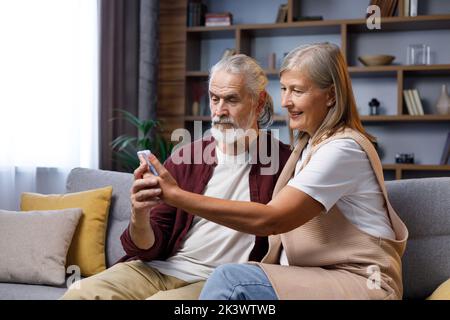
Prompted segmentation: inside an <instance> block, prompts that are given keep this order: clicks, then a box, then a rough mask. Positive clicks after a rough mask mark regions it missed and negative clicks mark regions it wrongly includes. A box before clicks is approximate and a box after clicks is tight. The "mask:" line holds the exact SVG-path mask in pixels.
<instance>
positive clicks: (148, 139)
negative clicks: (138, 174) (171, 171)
mask: <svg viewBox="0 0 450 320" xmlns="http://www.w3.org/2000/svg"><path fill="white" fill-rule="evenodd" d="M117 111H118V112H119V113H120V114H121V117H119V119H124V120H126V121H127V122H128V123H130V124H132V125H133V126H134V127H136V129H137V131H138V136H137V137H135V136H131V135H128V134H123V135H121V136H119V137H117V138H115V139H114V140H113V141H112V142H111V144H110V145H111V148H112V150H113V155H114V160H115V161H117V162H118V163H119V164H120V165H121V166H122V168H123V169H124V170H126V171H127V172H133V171H134V170H135V169H136V168H137V167H139V159H138V157H137V154H136V153H137V152H138V151H139V150H145V149H149V150H151V152H152V153H154V154H155V155H156V156H157V157H158V159H159V160H160V161H161V162H164V161H165V160H166V159H167V158H168V157H169V156H170V153H171V152H172V148H173V144H172V143H171V142H167V141H166V140H165V139H164V138H163V137H162V134H161V125H160V121H157V120H152V119H148V120H141V119H139V118H137V117H136V116H135V115H133V114H132V113H130V112H128V111H125V110H122V109H117ZM115 119H117V118H115ZM112 120H114V119H112Z"/></svg>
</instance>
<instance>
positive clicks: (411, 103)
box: [403, 89, 424, 116]
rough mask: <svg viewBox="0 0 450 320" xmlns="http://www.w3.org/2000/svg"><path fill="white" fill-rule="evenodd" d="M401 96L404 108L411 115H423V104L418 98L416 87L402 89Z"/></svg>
mask: <svg viewBox="0 0 450 320" xmlns="http://www.w3.org/2000/svg"><path fill="white" fill-rule="evenodd" d="M403 97H404V98H405V104H406V109H407V110H408V113H409V114H410V115H412V116H423V115H424V112H423V106H422V101H421V100H420V96H419V92H418V91H417V89H412V90H403Z"/></svg>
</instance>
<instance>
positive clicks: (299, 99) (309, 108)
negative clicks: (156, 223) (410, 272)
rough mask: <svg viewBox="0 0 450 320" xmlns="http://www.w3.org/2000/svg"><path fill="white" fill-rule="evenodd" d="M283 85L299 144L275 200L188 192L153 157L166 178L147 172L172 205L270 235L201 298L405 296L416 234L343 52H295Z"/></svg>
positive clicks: (222, 271)
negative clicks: (405, 264) (409, 244)
mask: <svg viewBox="0 0 450 320" xmlns="http://www.w3.org/2000/svg"><path fill="white" fill-rule="evenodd" d="M280 84H281V96H282V106H283V107H284V108H286V109H287V111H288V114H289V119H290V121H289V126H290V128H291V129H292V130H296V131H297V133H298V134H297V144H296V146H295V149H294V151H293V153H292V155H291V158H290V159H289V160H288V162H287V164H286V166H285V167H284V169H283V172H282V174H281V176H280V178H279V180H278V182H277V185H276V187H275V190H274V193H273V198H272V201H270V202H269V203H268V204H267V205H264V204H259V203H254V202H241V201H227V200H221V199H216V198H210V197H205V196H202V195H198V194H193V193H189V192H186V191H184V190H181V189H180V188H179V187H178V186H177V184H176V183H175V181H174V179H173V178H172V177H171V176H170V174H169V173H168V172H167V171H166V170H165V169H164V167H163V166H162V165H161V164H160V163H159V162H158V160H157V159H156V158H155V157H150V160H151V162H152V163H153V164H154V165H155V166H156V168H157V170H158V172H159V175H160V176H159V177H155V176H151V177H149V178H148V179H153V183H154V185H155V187H156V185H159V188H158V189H157V190H156V192H160V197H161V198H162V199H163V200H164V201H165V202H166V203H168V204H170V205H172V206H175V207H179V208H183V209H184V210H186V211H188V212H189V213H191V214H194V215H198V216H200V217H203V218H206V219H208V220H211V221H213V222H216V223H218V224H221V225H224V226H227V227H229V228H232V229H235V230H238V231H242V232H247V233H251V234H256V235H270V237H269V250H268V252H267V254H266V256H265V257H264V259H263V260H262V261H261V262H260V263H249V264H228V265H223V266H221V267H219V268H217V269H216V271H214V273H213V274H212V276H211V277H210V278H209V280H208V281H207V283H206V285H205V287H204V289H203V291H202V294H201V296H200V298H202V299H401V298H402V291H403V289H402V278H401V274H402V273H401V270H402V268H401V257H402V254H403V252H404V249H405V245H406V240H407V237H408V231H407V229H406V227H405V225H404V224H403V222H402V221H401V220H400V218H399V217H398V215H397V214H396V213H395V211H394V210H393V208H392V206H391V205H390V203H389V199H388V197H387V193H386V188H385V185H384V180H383V172H382V166H381V162H380V159H379V158H378V156H377V153H376V151H375V149H374V147H373V144H372V142H374V138H373V137H371V136H370V135H369V134H367V133H366V132H365V130H364V128H363V126H362V124H361V121H360V119H359V116H358V113H357V109H356V104H355V99H354V96H353V92H352V87H351V82H350V78H349V75H348V72H347V65H346V63H345V61H344V58H343V55H342V53H341V51H340V50H339V48H338V47H337V46H335V45H332V44H328V43H323V44H313V45H307V46H302V47H298V48H296V49H294V50H293V51H292V52H290V53H289V54H288V55H287V56H286V58H285V60H284V62H283V65H282V67H281V70H280ZM159 189H160V190H159Z"/></svg>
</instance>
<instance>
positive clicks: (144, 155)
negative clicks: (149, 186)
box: [137, 150, 158, 176]
mask: <svg viewBox="0 0 450 320" xmlns="http://www.w3.org/2000/svg"><path fill="white" fill-rule="evenodd" d="M137 154H138V158H139V156H140V155H141V156H143V157H144V159H145V161H146V162H147V165H148V168H149V170H150V171H151V172H152V173H153V175H155V176H158V172H156V169H155V167H154V166H153V165H152V164H151V163H150V160H148V157H149V156H150V155H151V154H152V152H151V151H150V150H141V151H138V152H137Z"/></svg>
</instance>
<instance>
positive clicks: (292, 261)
mask: <svg viewBox="0 0 450 320" xmlns="http://www.w3.org/2000/svg"><path fill="white" fill-rule="evenodd" d="M344 138H351V139H353V140H355V141H356V142H357V143H358V144H359V145H360V146H361V148H362V149H363V150H364V151H365V152H366V154H367V156H368V158H369V161H370V163H371V165H372V168H373V170H374V172H375V175H376V177H377V180H378V183H379V185H380V187H381V190H382V192H383V195H384V198H385V200H386V209H387V212H388V215H389V218H390V221H391V224H392V227H393V230H394V232H395V235H396V240H389V239H384V238H379V237H374V236H372V235H370V234H368V233H365V232H364V231H361V230H359V229H358V228H357V227H356V226H354V225H353V224H352V223H351V222H349V221H348V220H347V219H346V218H345V216H344V215H343V214H342V213H341V212H340V211H339V209H338V208H337V206H336V205H335V206H333V208H331V210H330V211H329V212H328V213H326V212H321V213H320V214H319V215H318V216H317V217H315V218H313V219H312V220H310V221H309V222H307V223H306V224H304V225H302V226H300V227H298V228H296V229H294V230H292V231H290V232H287V233H284V234H281V235H275V236H270V237H269V250H268V253H267V254H266V256H265V257H264V258H263V260H262V262H261V263H259V265H260V266H261V268H262V269H263V270H264V271H265V273H266V274H267V276H268V278H269V280H270V282H271V283H272V285H273V287H274V289H275V292H276V293H277V296H278V298H279V299H401V298H402V293H403V287H402V267H401V257H402V255H403V252H404V250H405V246H406V240H407V238H408V230H407V228H406V226H405V224H404V223H403V222H402V221H401V219H400V218H399V217H398V215H397V214H396V212H395V211H394V209H393V208H392V206H391V204H390V203H389V199H388V197H387V192H386V188H385V185H384V179H383V170H382V166H381V162H380V159H379V158H378V155H377V153H376V151H375V149H374V147H373V145H372V143H371V142H370V141H369V140H368V139H367V138H366V137H365V136H363V135H362V134H361V133H359V132H357V131H355V130H352V129H345V130H343V131H341V132H338V133H336V134H334V135H333V136H331V137H329V138H327V139H326V140H324V141H322V142H320V143H319V144H318V145H316V146H314V147H312V148H311V152H310V153H309V154H308V155H307V156H306V159H305V161H304V162H303V164H302V167H301V168H300V170H302V169H303V168H304V166H305V165H306V164H307V163H308V162H309V161H310V159H311V157H312V156H314V153H315V152H316V151H317V150H318V149H319V148H320V147H322V146H323V145H324V144H326V143H328V142H330V141H332V140H335V139H344ZM307 140H308V139H307V137H305V138H303V139H301V140H300V141H299V143H298V144H297V146H296V148H295V149H294V151H293V153H292V155H291V157H290V158H289V160H288V162H287V163H286V166H285V167H284V169H283V172H282V173H281V175H280V178H279V180H278V182H277V185H276V186H275V190H274V196H275V195H276V194H277V193H278V192H279V191H280V190H281V189H282V188H283V187H284V186H285V185H286V184H287V182H288V181H289V179H290V178H291V177H292V175H293V172H294V169H295V165H296V163H297V161H298V159H299V157H300V154H301V153H302V150H303V149H304V147H305V145H306V143H307ZM299 214H301V213H299ZM282 247H283V248H284V249H285V251H286V255H287V259H288V261H289V266H281V265H279V259H280V252H281V248H282Z"/></svg>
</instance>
